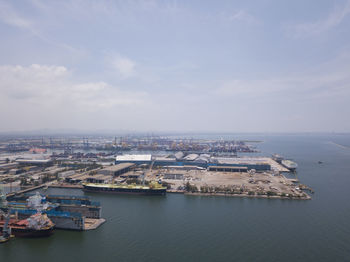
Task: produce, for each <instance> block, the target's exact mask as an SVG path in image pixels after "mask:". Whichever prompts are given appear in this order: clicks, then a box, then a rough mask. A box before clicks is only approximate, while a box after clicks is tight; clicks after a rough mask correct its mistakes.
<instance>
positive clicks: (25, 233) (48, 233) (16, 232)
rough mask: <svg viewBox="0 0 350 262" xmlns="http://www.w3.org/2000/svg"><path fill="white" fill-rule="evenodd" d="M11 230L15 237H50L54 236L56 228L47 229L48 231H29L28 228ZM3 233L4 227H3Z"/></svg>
mask: <svg viewBox="0 0 350 262" xmlns="http://www.w3.org/2000/svg"><path fill="white" fill-rule="evenodd" d="M10 228H11V234H12V235H14V236H15V237H48V236H51V235H52V234H53V230H54V227H50V228H46V229H40V230H36V229H28V228H19V227H12V226H10ZM1 231H2V227H1Z"/></svg>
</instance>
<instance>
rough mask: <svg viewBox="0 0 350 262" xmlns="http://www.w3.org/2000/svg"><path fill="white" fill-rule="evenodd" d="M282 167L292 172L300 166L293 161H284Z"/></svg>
mask: <svg viewBox="0 0 350 262" xmlns="http://www.w3.org/2000/svg"><path fill="white" fill-rule="evenodd" d="M281 163H282V165H283V166H285V167H286V168H288V169H289V170H290V171H295V170H296V169H297V167H298V164H297V163H295V162H293V161H291V160H282V162H281Z"/></svg>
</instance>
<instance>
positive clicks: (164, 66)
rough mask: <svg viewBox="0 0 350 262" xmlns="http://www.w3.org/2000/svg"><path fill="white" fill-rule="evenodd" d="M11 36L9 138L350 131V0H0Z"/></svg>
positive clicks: (1, 102)
mask: <svg viewBox="0 0 350 262" xmlns="http://www.w3.org/2000/svg"><path fill="white" fill-rule="evenodd" d="M0 33H1V35H2V41H1V45H0V58H1V62H0V91H1V95H0V117H1V119H2V122H3V124H2V125H1V126H0V133H11V132H15V133H16V132H27V131H28V132H35V131H38V130H39V131H40V130H41V131H43V130H46V131H50V130H51V131H52V130H61V131H62V130H84V132H85V131H89V132H92V133H93V132H100V131H98V130H105V131H107V132H116V131H117V130H119V131H118V132H131V133H132V132H136V133H137V132H140V133H143V132H144V133H151V132H155V133H171V132H173V133H203V132H204V133H311V132H317V133H349V132H350V121H349V114H350V105H349V101H350V0H339V1H330V0H317V1H316V0H313V1H307V2H306V1H302V0H296V1H283V2H282V1H276V0H274V1H273V0H263V1H254V2H253V1H252V2H248V1H243V0H242V1H234V2H233V1H220V2H215V1H195V0H194V1H107V0H106V1H41V0H25V1H19V0H15V1H4V0H0ZM51 131H50V132H51Z"/></svg>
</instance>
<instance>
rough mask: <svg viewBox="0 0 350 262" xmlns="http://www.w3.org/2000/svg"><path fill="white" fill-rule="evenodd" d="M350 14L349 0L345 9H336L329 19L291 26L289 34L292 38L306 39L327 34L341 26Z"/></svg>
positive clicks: (288, 30)
mask: <svg viewBox="0 0 350 262" xmlns="http://www.w3.org/2000/svg"><path fill="white" fill-rule="evenodd" d="M349 14H350V0H348V1H347V2H346V4H345V6H343V7H339V6H338V7H337V8H336V9H334V10H333V11H332V12H331V13H330V14H329V15H328V17H327V18H325V19H323V20H319V21H316V22H310V23H302V24H297V25H294V26H290V27H288V29H287V33H288V34H289V35H291V36H292V37H296V38H299V37H305V36H310V35H319V34H321V33H324V32H327V31H329V30H331V29H332V28H334V27H336V26H338V25H340V24H341V23H342V22H343V20H344V19H345V17H346V16H348V15H349Z"/></svg>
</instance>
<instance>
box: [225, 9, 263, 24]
mask: <svg viewBox="0 0 350 262" xmlns="http://www.w3.org/2000/svg"><path fill="white" fill-rule="evenodd" d="M229 20H230V21H241V22H245V23H248V24H259V20H258V19H256V18H255V17H254V16H253V15H251V14H249V13H247V12H246V11H244V10H239V11H237V12H235V13H234V14H232V15H230V16H229Z"/></svg>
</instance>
